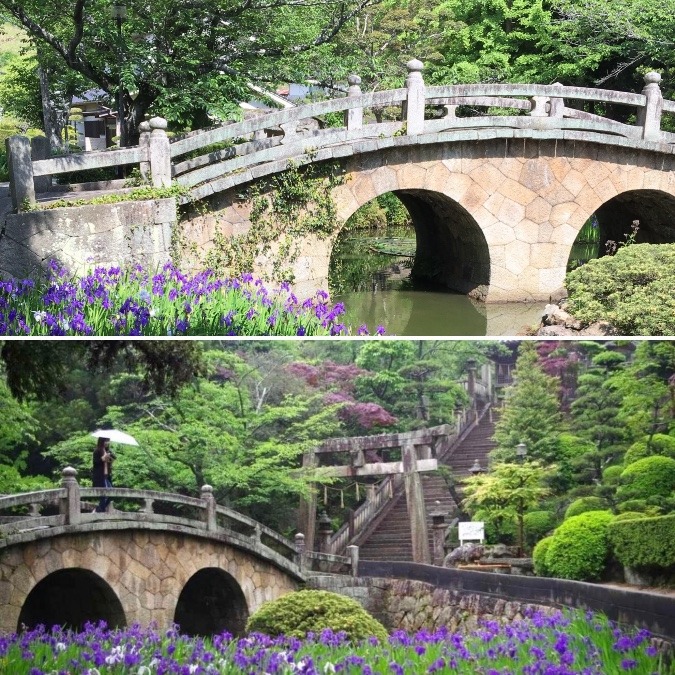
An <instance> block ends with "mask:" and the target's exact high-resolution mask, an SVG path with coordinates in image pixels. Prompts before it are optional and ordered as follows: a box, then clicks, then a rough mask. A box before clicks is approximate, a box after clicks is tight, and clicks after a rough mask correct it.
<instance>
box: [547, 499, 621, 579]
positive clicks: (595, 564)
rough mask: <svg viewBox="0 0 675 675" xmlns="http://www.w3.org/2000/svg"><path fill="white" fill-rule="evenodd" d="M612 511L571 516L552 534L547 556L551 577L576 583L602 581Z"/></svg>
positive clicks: (607, 552)
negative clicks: (572, 580)
mask: <svg viewBox="0 0 675 675" xmlns="http://www.w3.org/2000/svg"><path fill="white" fill-rule="evenodd" d="M613 518H614V516H613V515H612V514H611V513H610V512H609V511H588V512H587V513H582V514H581V515H579V516H572V517H571V518H568V519H567V520H565V522H563V524H562V525H560V527H558V528H557V529H556V531H555V532H554V533H553V536H552V539H553V541H552V542H551V543H550V545H549V547H548V551H547V552H546V559H545V566H546V569H547V571H548V574H549V576H552V577H560V578H562V579H575V580H577V581H594V580H596V579H599V578H600V577H601V576H602V574H603V572H604V571H605V567H606V565H607V560H608V557H609V539H608V535H607V527H608V525H609V523H610V522H611V520H612V519H613Z"/></svg>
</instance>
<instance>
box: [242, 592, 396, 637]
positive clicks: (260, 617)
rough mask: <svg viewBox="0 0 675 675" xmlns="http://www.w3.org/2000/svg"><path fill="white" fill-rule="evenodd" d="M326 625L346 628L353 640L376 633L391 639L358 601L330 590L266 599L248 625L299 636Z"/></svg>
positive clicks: (256, 629)
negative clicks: (267, 600) (268, 600)
mask: <svg viewBox="0 0 675 675" xmlns="http://www.w3.org/2000/svg"><path fill="white" fill-rule="evenodd" d="M324 628H330V629H331V630H333V631H336V632H338V631H345V633H347V636H348V637H349V639H350V640H365V639H366V638H368V637H370V636H372V635H374V636H375V637H377V638H378V639H379V640H381V641H385V640H386V639H387V631H386V630H385V628H384V626H383V625H382V624H381V623H380V622H379V621H377V620H376V619H374V618H373V617H372V616H370V614H368V612H366V610H365V609H363V607H361V605H359V603H358V602H356V600H352V599H351V598H346V597H345V596H343V595H338V594H337V593H329V592H328V591H313V590H304V591H297V592H295V593H288V594H287V595H284V596H282V597H281V598H279V599H278V600H273V601H272V602H266V603H265V604H264V605H263V606H262V607H261V608H260V609H259V610H258V611H257V612H256V613H255V614H253V616H251V618H250V619H249V620H248V623H247V624H246V630H247V631H248V632H257V633H265V634H266V635H271V636H276V635H288V636H290V637H297V638H302V637H305V635H307V633H309V632H320V631H322V630H323V629H324Z"/></svg>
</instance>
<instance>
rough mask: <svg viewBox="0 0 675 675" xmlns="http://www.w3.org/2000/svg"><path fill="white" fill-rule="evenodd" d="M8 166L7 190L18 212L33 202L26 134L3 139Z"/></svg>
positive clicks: (33, 194) (31, 165)
mask: <svg viewBox="0 0 675 675" xmlns="http://www.w3.org/2000/svg"><path fill="white" fill-rule="evenodd" d="M5 147H6V149H7V165H8V168H9V192H10V195H11V197H12V207H13V208H15V209H16V210H17V212H18V213H21V211H26V207H31V206H33V205H34V204H35V182H34V177H33V161H32V157H31V145H30V139H29V138H28V137H27V136H10V137H9V138H8V139H7V140H6V141H5Z"/></svg>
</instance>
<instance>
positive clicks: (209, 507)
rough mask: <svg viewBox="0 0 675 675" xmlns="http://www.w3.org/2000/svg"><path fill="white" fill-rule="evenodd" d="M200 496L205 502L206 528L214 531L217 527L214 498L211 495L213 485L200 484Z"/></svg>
mask: <svg viewBox="0 0 675 675" xmlns="http://www.w3.org/2000/svg"><path fill="white" fill-rule="evenodd" d="M200 497H201V499H202V500H203V501H205V502H206V518H205V520H206V529H207V530H208V531H209V532H214V531H215V530H217V529H218V523H217V520H216V499H215V497H214V496H213V487H211V486H210V485H202V489H201V494H200Z"/></svg>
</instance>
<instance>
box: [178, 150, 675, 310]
mask: <svg viewBox="0 0 675 675" xmlns="http://www.w3.org/2000/svg"><path fill="white" fill-rule="evenodd" d="M344 162H345V164H344V168H345V170H346V172H347V180H346V181H345V183H344V184H343V185H340V186H338V187H336V188H335V189H334V192H333V195H334V198H335V201H336V204H337V207H338V217H339V221H340V222H341V223H343V222H345V221H346V220H347V219H348V218H349V217H350V216H351V215H352V214H353V213H354V212H355V211H356V210H357V209H359V208H360V207H361V206H363V205H364V204H366V203H367V202H369V201H371V200H372V199H374V198H375V197H377V196H378V195H381V194H383V193H385V192H390V191H391V192H399V193H404V194H406V195H407V197H406V198H407V201H409V200H411V199H415V197H416V194H415V193H417V197H418V198H419V193H420V191H428V193H432V194H436V195H440V196H442V197H444V198H447V199H449V200H452V201H454V202H456V203H457V204H458V205H459V207H461V212H462V213H465V214H466V216H467V217H468V218H469V220H472V221H473V222H474V224H473V225H472V227H471V230H472V231H471V232H467V233H466V236H465V237H461V236H460V237H459V238H460V239H464V240H466V241H467V242H470V244H471V247H472V248H467V250H466V252H465V253H466V255H467V257H468V259H469V260H477V263H478V264H480V265H482V264H483V262H482V261H481V260H479V259H476V257H475V256H476V252H477V251H479V248H480V242H479V241H478V239H480V238H483V239H484V242H485V250H486V251H488V252H489V260H487V261H485V263H486V265H487V268H488V269H489V286H488V287H487V289H486V290H485V292H483V289H479V290H480V295H481V297H484V298H485V299H486V300H487V301H488V302H499V301H506V300H549V299H550V298H551V297H556V296H558V297H559V296H560V294H561V292H562V287H563V281H564V277H565V269H566V265H567V260H568V258H569V254H570V251H571V247H572V244H573V243H574V240H575V239H576V236H577V234H578V233H579V230H580V229H581V227H582V226H583V224H584V223H585V222H586V220H587V219H588V218H589V217H590V216H591V215H592V214H593V213H595V212H596V211H598V210H599V209H600V207H601V206H602V205H603V204H605V203H607V202H608V201H609V200H611V199H613V198H614V197H616V196H618V195H621V194H623V193H626V192H630V191H642V190H644V191H650V195H651V196H652V197H653V196H654V194H655V193H656V194H658V193H660V194H662V195H664V196H665V197H667V198H668V199H671V198H672V196H674V195H675V173H674V172H673V169H674V168H675V158H674V157H673V156H672V155H669V156H664V155H661V154H659V153H657V152H650V151H648V150H637V149H634V148H626V147H620V146H617V145H607V146H605V145H601V144H598V143H590V142H580V141H564V140H534V139H525V138H523V139H493V140H487V141H470V142H456V143H445V144H441V143H438V144H434V145H424V146H422V145H416V146H405V147H400V148H398V147H393V148H389V149H386V150H381V151H379V152H372V153H368V154H363V155H354V156H353V157H350V158H349V159H345V160H344ZM242 192H243V190H242V188H241V186H238V187H236V188H233V189H232V190H230V191H227V192H225V193H221V194H220V195H218V196H216V197H213V198H212V201H211V213H209V214H208V215H196V214H195V216H194V217H193V218H191V219H190V221H189V222H188V223H185V224H184V230H183V232H184V234H185V236H186V239H187V240H189V241H190V242H191V243H193V244H194V245H195V247H196V249H197V250H205V249H207V248H208V247H210V246H212V245H213V243H214V240H215V239H216V238H217V235H216V233H217V232H218V231H222V232H223V233H225V234H226V235H229V234H230V233H232V234H236V233H243V232H245V231H246V230H247V228H248V226H249V224H248V221H247V213H246V206H245V205H244V204H243V203H242V201H241V199H240V198H239V197H238V195H239V194H241V193H242ZM442 216H443V214H441V213H439V214H438V218H439V227H440V226H442V227H444V228H449V229H452V228H458V227H462V225H461V221H462V219H454V221H453V222H440V221H441V220H443V217H442ZM445 220H447V216H446V218H445ZM467 222H468V221H467ZM628 226H630V223H628V224H627V228H628V229H627V230H626V231H628V230H629V227H628ZM464 227H465V229H466V225H464ZM474 230H475V231H474ZM439 245H440V244H439ZM468 245H469V244H467V246H468ZM331 248H332V242H331V241H330V240H325V241H314V240H312V241H310V240H308V241H307V242H306V245H303V247H302V253H301V257H300V259H299V261H298V265H297V266H296V270H295V272H296V279H297V282H298V285H299V286H301V287H302V288H303V289H312V288H314V289H315V288H319V287H325V285H326V280H327V276H328V262H329V260H330V254H331ZM429 248H431V246H430V247H429ZM421 253H422V254H423V253H424V252H423V251H422V252H421ZM436 253H437V254H438V257H442V254H443V252H439V251H436ZM447 253H448V256H447V257H448V258H449V257H450V251H448V252H447ZM459 253H460V255H461V254H462V252H461V251H460V252H459ZM453 257H454V258H456V257H457V251H454V252H453ZM440 274H441V277H442V278H443V276H444V275H445V277H447V278H448V279H449V278H451V277H452V276H453V271H452V269H451V268H450V267H449V268H448V270H440Z"/></svg>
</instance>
